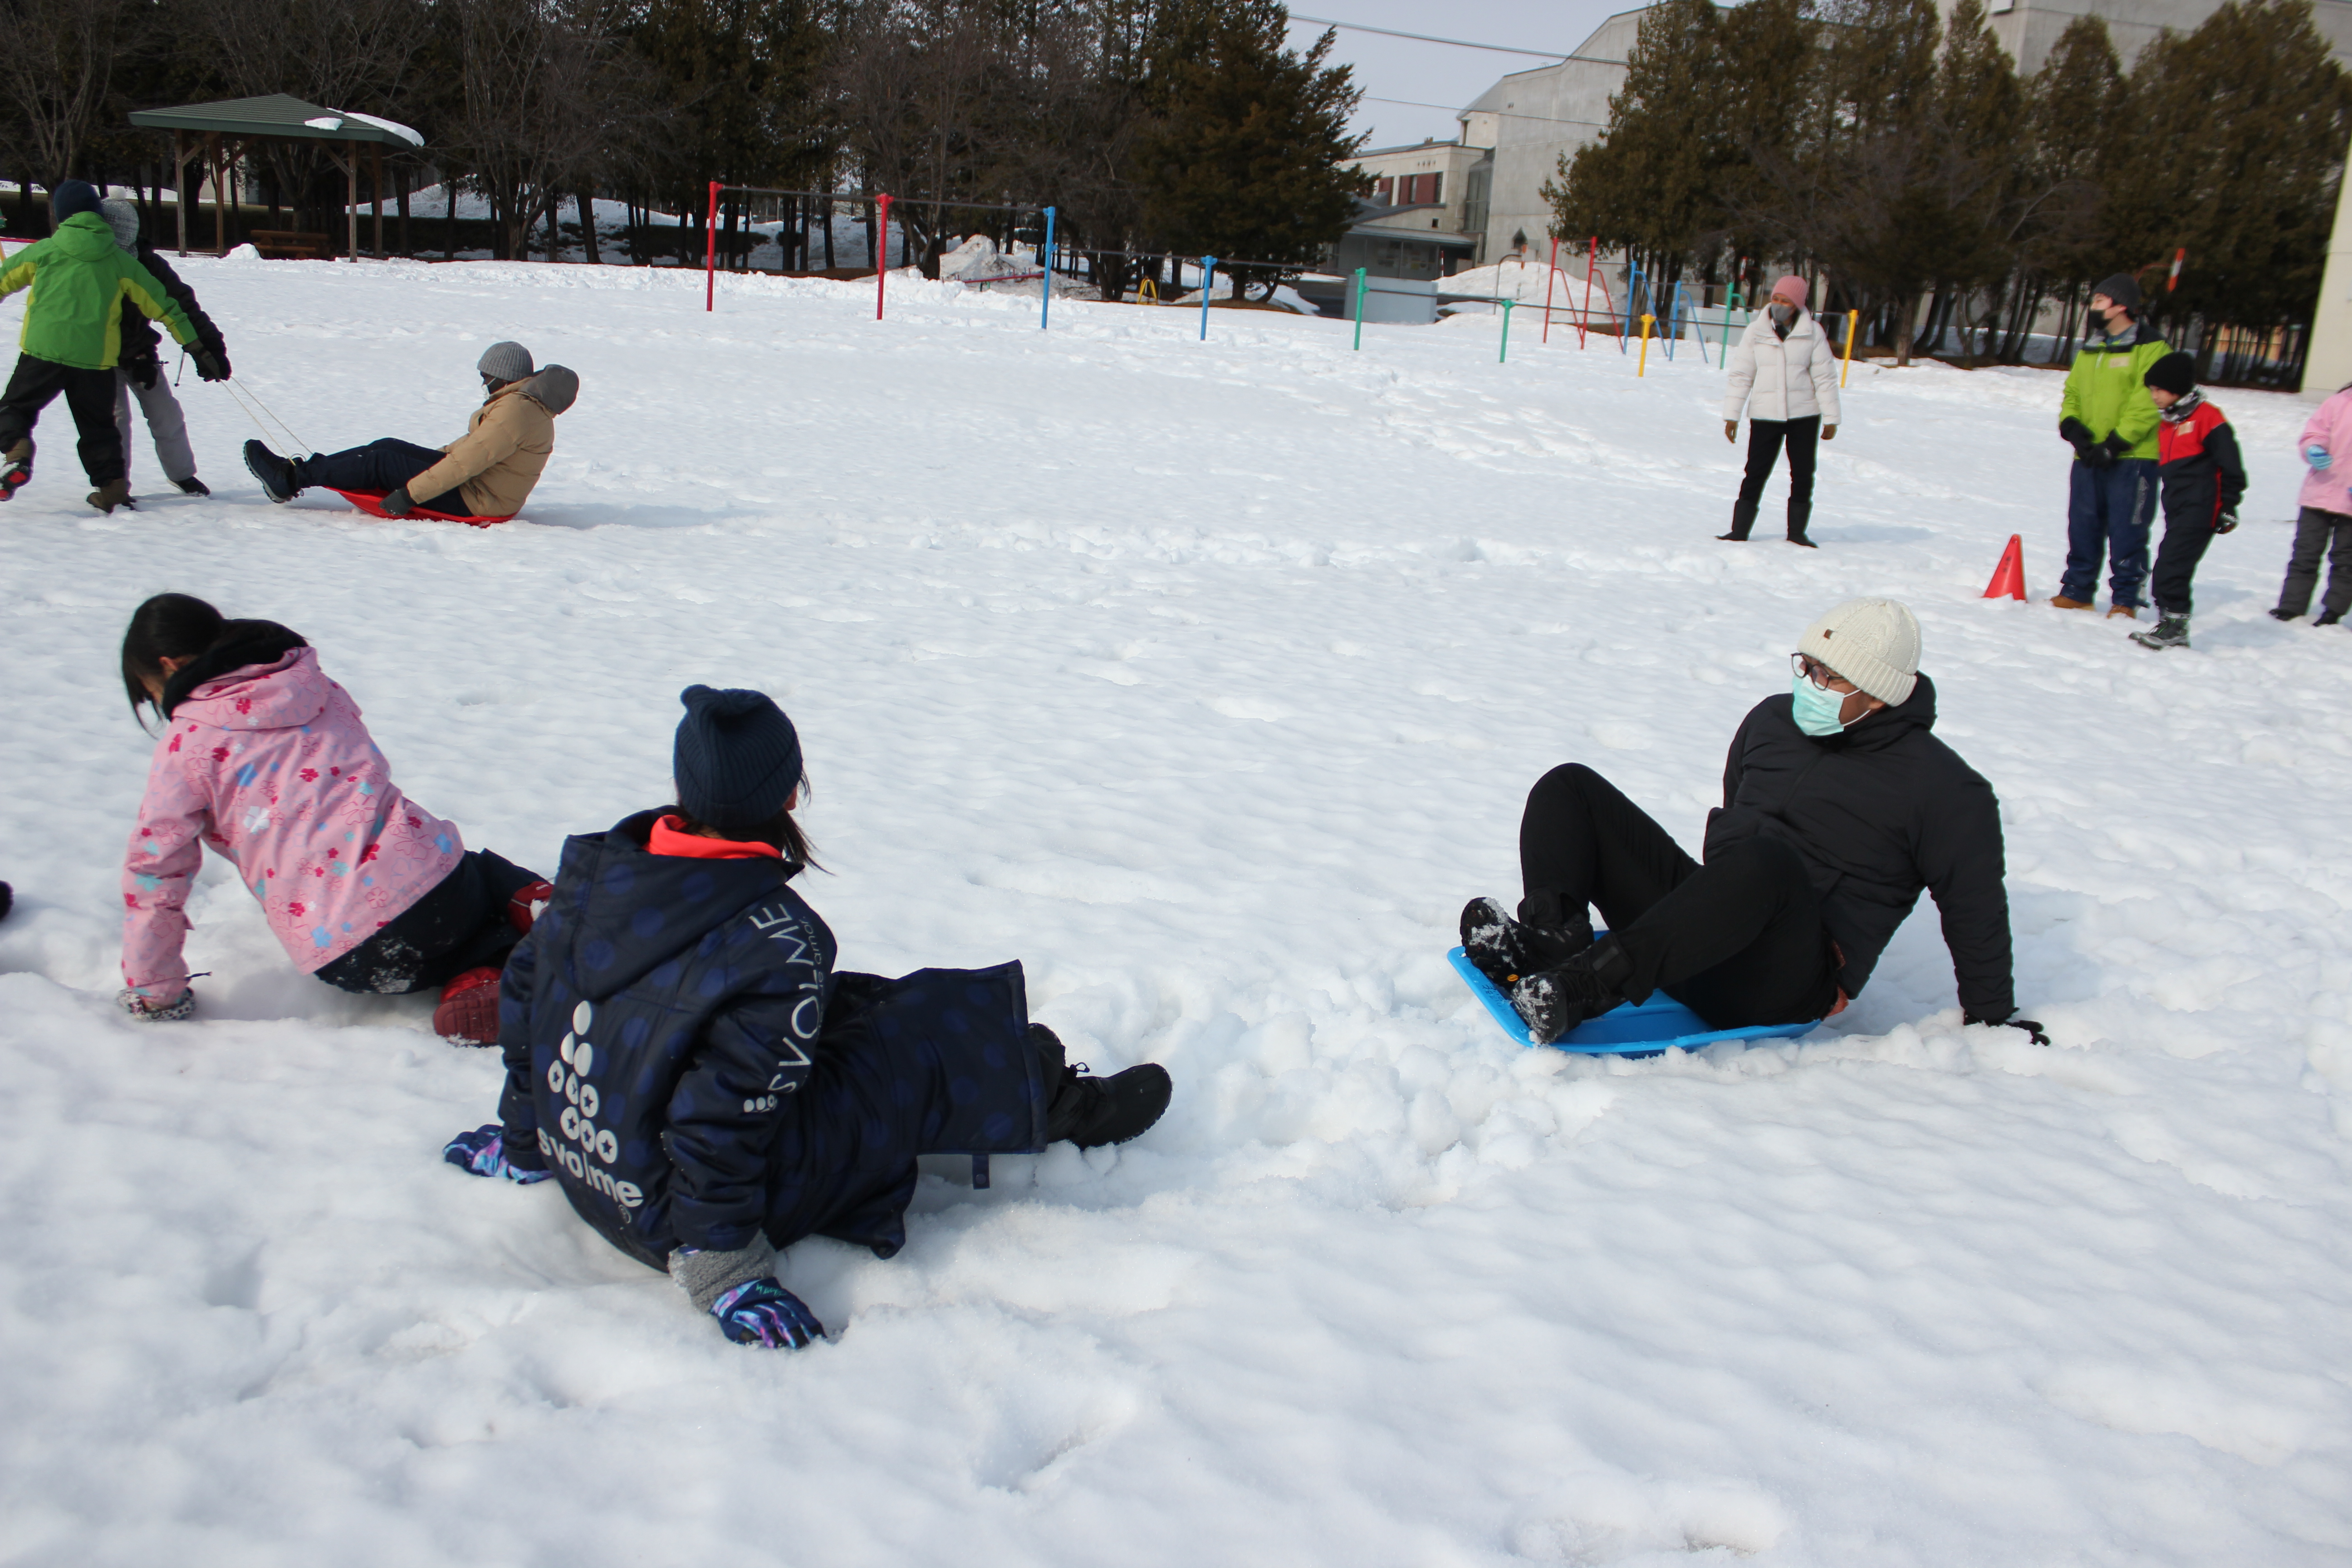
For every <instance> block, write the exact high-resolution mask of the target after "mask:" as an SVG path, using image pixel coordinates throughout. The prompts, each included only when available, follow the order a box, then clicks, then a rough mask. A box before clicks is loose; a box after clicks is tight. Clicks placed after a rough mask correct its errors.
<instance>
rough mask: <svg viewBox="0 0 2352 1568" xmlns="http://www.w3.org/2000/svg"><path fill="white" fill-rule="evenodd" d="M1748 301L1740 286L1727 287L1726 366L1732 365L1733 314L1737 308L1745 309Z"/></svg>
mask: <svg viewBox="0 0 2352 1568" xmlns="http://www.w3.org/2000/svg"><path fill="white" fill-rule="evenodd" d="M1747 300H1748V296H1747V295H1745V294H1743V293H1741V292H1740V291H1739V286H1738V284H1736V283H1733V284H1728V285H1726V287H1725V289H1724V290H1723V363H1726V364H1729V363H1731V312H1732V310H1733V308H1734V307H1735V306H1737V307H1739V308H1742V309H1744V308H1745V307H1746V304H1747Z"/></svg>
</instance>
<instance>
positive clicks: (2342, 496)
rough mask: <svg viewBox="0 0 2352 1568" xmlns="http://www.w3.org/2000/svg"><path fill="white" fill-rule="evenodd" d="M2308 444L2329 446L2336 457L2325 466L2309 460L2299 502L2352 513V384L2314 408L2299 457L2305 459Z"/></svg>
mask: <svg viewBox="0 0 2352 1568" xmlns="http://www.w3.org/2000/svg"><path fill="white" fill-rule="evenodd" d="M2305 447H2326V448H2327V455H2328V457H2329V458H2330V459H2332V460H2331V461H2330V462H2329V463H2328V465H2327V467H2326V468H2312V467H2311V466H2310V465H2309V464H2307V463H2306V464H2305V466H2304V470H2303V493H2302V494H2300V495H2298V496H2297V497H2296V498H2295V504H2296V505H2297V506H2307V507H2315V508H2317V509H2318V510H2321V511H2332V512H2334V513H2336V515H2337V516H2338V517H2343V516H2346V515H2347V514H2352V386H2347V387H2346V388H2345V389H2344V390H2343V391H2341V392H2339V393H2336V395H2334V396H2332V397H2330V398H2329V399H2328V400H2327V401H2326V402H2325V403H2323V404H2321V405H2319V406H2318V407H2317V408H2315V409H2314V410H2312V414H2311V417H2310V418H2309V419H2307V420H2305V422H2304V426H2303V436H2302V438H2301V439H2299V440H2297V441H2296V442H2295V444H2294V453H2295V459H2296V461H2298V462H2301V461H2302V460H2303V453H2304V449H2305Z"/></svg>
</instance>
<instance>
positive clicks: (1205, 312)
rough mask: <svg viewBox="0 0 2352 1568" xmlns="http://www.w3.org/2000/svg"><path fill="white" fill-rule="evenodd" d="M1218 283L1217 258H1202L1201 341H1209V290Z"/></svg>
mask: <svg viewBox="0 0 2352 1568" xmlns="http://www.w3.org/2000/svg"><path fill="white" fill-rule="evenodd" d="M1216 281H1217V258H1215V257H1213V256H1203V257H1202V258H1201V341H1202V342H1204V343H1205V342H1208V341H1209V289H1210V288H1211V286H1213V284H1214V283H1215V282H1216Z"/></svg>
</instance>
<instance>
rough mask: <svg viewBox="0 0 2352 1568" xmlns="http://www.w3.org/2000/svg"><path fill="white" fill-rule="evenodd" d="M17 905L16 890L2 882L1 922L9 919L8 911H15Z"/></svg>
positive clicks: (0, 886)
mask: <svg viewBox="0 0 2352 1568" xmlns="http://www.w3.org/2000/svg"><path fill="white" fill-rule="evenodd" d="M15 907H16V891H15V889H11V888H10V887H9V886H8V884H7V883H5V882H0V921H5V920H6V919H7V918H8V911H9V910H12V909H14V908H15Z"/></svg>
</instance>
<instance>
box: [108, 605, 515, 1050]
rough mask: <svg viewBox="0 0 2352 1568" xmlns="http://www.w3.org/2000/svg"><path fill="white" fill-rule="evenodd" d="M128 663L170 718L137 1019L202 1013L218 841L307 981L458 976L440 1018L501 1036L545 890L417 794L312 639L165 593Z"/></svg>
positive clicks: (150, 791)
mask: <svg viewBox="0 0 2352 1568" xmlns="http://www.w3.org/2000/svg"><path fill="white" fill-rule="evenodd" d="M122 674H123V684H124V686H125V688H126V689H127V690H128V692H129V694H130V697H131V709H132V711H133V712H136V711H137V710H138V709H139V707H140V705H141V704H142V703H146V704H152V706H153V707H154V709H155V710H156V711H157V712H158V713H160V714H161V715H162V716H163V732H162V734H161V735H159V736H158V737H157V740H156V742H155V755H154V761H153V762H152V763H151V764H150V765H149V768H148V773H147V793H146V797H145V798H144V799H143V800H142V801H141V802H140V805H139V825H138V826H137V827H136V828H134V829H133V830H132V832H131V845H130V848H129V851H128V853H127V854H126V855H125V857H124V860H123V868H122V903H123V915H122V978H123V981H124V983H125V988H124V989H123V991H122V992H121V994H120V996H119V997H118V998H117V1000H119V1001H120V1002H121V1005H122V1006H123V1007H124V1008H125V1009H126V1010H128V1011H129V1012H130V1013H131V1015H132V1016H135V1017H140V1018H147V1019H157V1018H184V1017H186V1016H188V1014H189V1013H190V1012H192V1011H194V1005H195V996H194V992H193V991H191V990H190V989H189V986H188V966H187V964H186V963H185V962H184V960H183V958H182V956H181V947H182V943H183V942H184V941H185V939H186V936H187V931H188V921H187V917H186V915H185V914H184V912H183V910H184V907H185V905H186V903H187V898H188V887H189V884H190V882H191V881H192V880H193V879H194V876H195V874H196V872H197V870H198V868H201V867H202V865H203V864H204V848H203V846H205V845H210V846H211V847H213V848H214V850H215V851H216V852H218V853H219V854H220V855H221V856H222V858H225V859H226V860H228V861H229V862H231V863H232V864H233V865H235V866H236V868H237V871H238V873H239V879H240V880H242V881H243V882H244V883H245V886H246V890H247V891H248V892H250V893H251V894H252V895H253V896H254V897H255V898H256V899H257V900H260V902H261V907H262V909H263V910H264V912H265V913H266V914H267V915H268V920H269V929H270V931H271V932H272V933H273V934H274V935H275V936H276V937H277V938H278V942H280V943H281V944H282V945H283V946H284V947H285V949H286V952H287V955H288V956H289V957H290V958H292V959H293V960H294V962H295V963H296V964H297V965H298V966H299V968H301V969H302V970H303V971H304V972H305V973H311V974H315V975H317V976H318V977H319V978H320V979H321V980H323V981H325V982H327V984H331V985H333V986H336V987H338V988H339V989H341V990H344V991H358V992H381V993H403V992H411V991H421V990H423V989H425V988H426V987H427V986H440V987H444V990H443V994H442V998H441V1006H440V1007H439V1009H438V1010H437V1011H436V1013H435V1015H434V1026H435V1027H436V1029H438V1030H439V1031H440V1032H441V1033H442V1034H443V1035H445V1036H447V1037H451V1038H453V1039H458V1040H462V1041H464V1042H466V1043H468V1044H483V1043H488V1042H489V1041H492V1040H495V1039H496V1038H497V1013H498V986H497V984H496V983H497V980H498V977H499V970H500V968H501V967H502V966H503V965H504V963H505V961H506V955H507V952H508V950H509V949H510V948H512V947H513V946H514V944H515V943H516V942H518V941H520V938H521V936H522V933H523V932H524V931H528V930H529V929H530V914H531V909H532V905H533V902H534V901H535V900H544V899H545V898H546V896H547V893H546V889H547V884H546V883H545V882H544V881H543V880H541V878H540V877H539V876H538V874H537V873H535V872H531V871H526V870H524V869H523V868H521V867H519V866H516V865H514V864H513V863H511V862H509V861H508V860H506V859H503V858H500V857H499V856H497V855H494V854H491V853H490V852H489V851H488V850H475V851H468V850H467V848H466V847H465V844H464V842H463V841H462V840H461V839H460V838H459V837H458V834H457V828H456V827H455V826H452V825H451V824H449V823H446V822H444V821H442V820H441V819H440V818H439V817H437V816H434V815H432V814H431V813H430V812H428V811H426V810H425V809H424V808H423V807H422V806H420V805H417V804H416V803H415V802H414V801H412V800H410V799H408V798H407V797H406V796H404V795H402V794H401V793H400V790H399V788H398V786H396V785H395V784H394V783H393V782H392V770H391V768H390V766H389V765H388V764H387V763H385V761H384V757H383V752H380V751H378V750H377V749H376V745H375V742H373V740H371V739H370V738H369V737H368V732H367V726H366V725H365V724H364V723H362V721H361V719H360V710H359V707H358V705H357V704H356V703H354V702H353V701H352V699H351V695H350V693H348V692H346V691H345V690H344V689H342V688H341V687H340V686H338V685H336V684H335V683H334V682H333V681H332V680H330V679H327V675H326V672H325V671H324V670H322V669H320V668H319V656H318V654H317V652H316V651H315V650H314V649H312V648H311V647H310V645H309V644H308V643H306V642H304V641H303V640H302V638H301V637H299V636H297V635H296V634H295V633H293V632H290V631H289V630H287V629H286V628H285V627H284V626H278V625H277V624H276V623H275V622H272V621H231V620H226V619H224V618H223V617H222V616H221V613H220V612H219V611H218V610H215V608H213V606H212V605H207V604H205V602H204V601H203V600H201V599H194V598H190V597H188V596H187V595H184V594H160V595H156V596H155V597H154V598H152V599H150V600H148V601H147V602H146V603H145V604H144V605H141V606H140V607H139V610H138V612H137V614H135V615H134V616H132V617H131V629H130V631H129V632H128V633H127V634H126V635H125V636H124V637H123V643H122Z"/></svg>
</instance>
